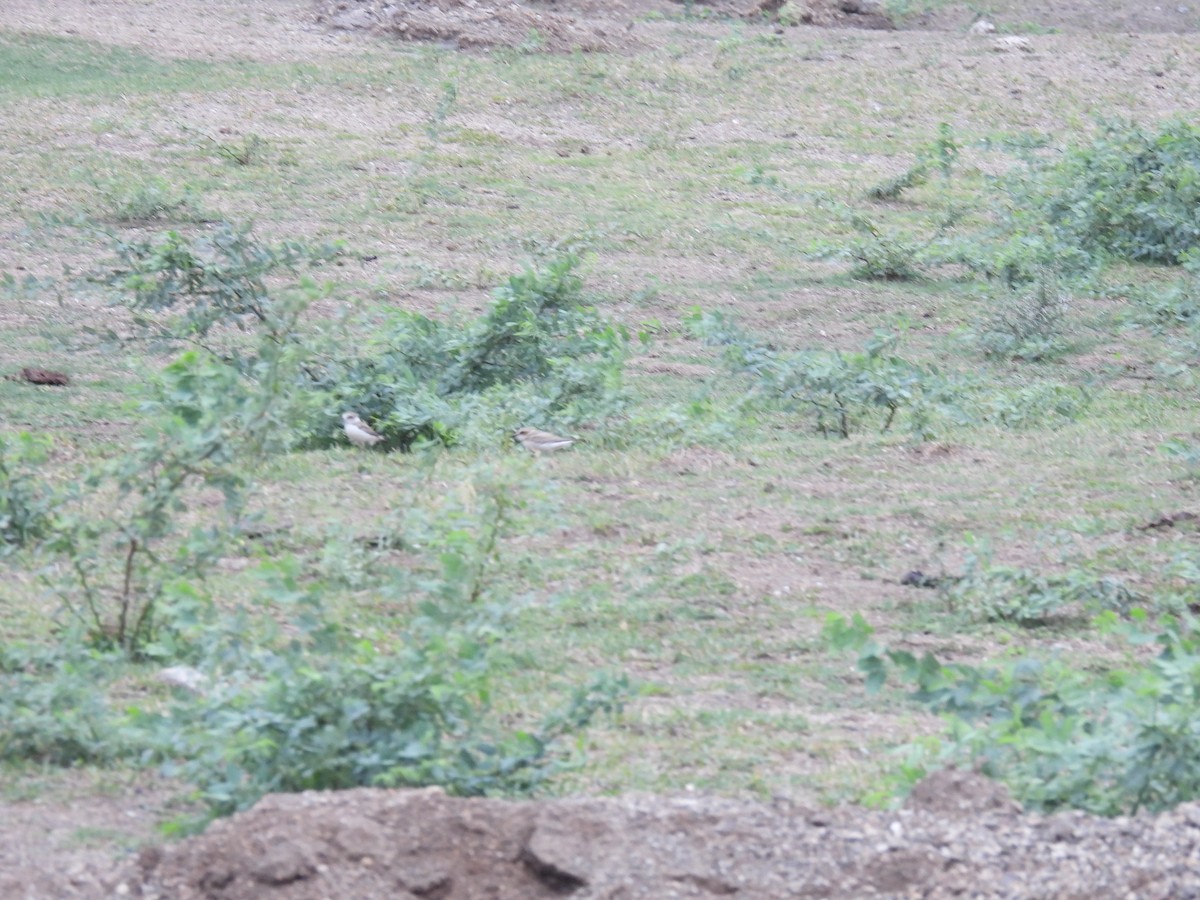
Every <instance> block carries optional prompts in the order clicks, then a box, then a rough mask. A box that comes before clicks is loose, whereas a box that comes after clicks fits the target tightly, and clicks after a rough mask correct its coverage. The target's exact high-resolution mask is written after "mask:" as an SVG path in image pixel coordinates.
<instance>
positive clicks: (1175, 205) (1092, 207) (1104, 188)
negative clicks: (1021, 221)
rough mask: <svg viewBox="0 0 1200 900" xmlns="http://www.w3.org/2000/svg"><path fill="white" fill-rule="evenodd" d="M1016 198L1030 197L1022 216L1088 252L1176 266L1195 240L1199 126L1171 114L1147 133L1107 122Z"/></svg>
mask: <svg viewBox="0 0 1200 900" xmlns="http://www.w3.org/2000/svg"><path fill="white" fill-rule="evenodd" d="M1017 196H1018V198H1022V197H1024V198H1026V199H1028V200H1029V201H1030V203H1029V212H1028V215H1030V216H1033V217H1038V218H1044V220H1045V221H1046V222H1047V223H1048V224H1049V225H1050V227H1051V228H1052V229H1054V231H1055V232H1056V233H1057V234H1058V235H1060V237H1061V239H1062V240H1064V241H1065V242H1066V243H1068V244H1070V245H1073V246H1077V247H1079V248H1082V249H1083V250H1085V251H1086V252H1088V253H1093V254H1101V255H1106V256H1111V257H1117V258H1120V259H1127V260H1137V261H1144V262H1157V263H1178V262H1180V261H1181V259H1182V257H1183V254H1185V253H1186V252H1187V251H1188V250H1190V249H1192V248H1194V247H1196V246H1197V245H1198V244H1200V126H1197V125H1195V124H1193V123H1192V122H1190V121H1186V120H1183V119H1176V120H1173V121H1169V122H1167V123H1165V124H1164V125H1163V126H1162V127H1161V129H1160V130H1159V131H1158V132H1157V133H1149V132H1147V131H1146V130H1144V129H1143V128H1142V127H1141V126H1138V125H1135V124H1132V123H1110V124H1107V125H1106V126H1105V127H1104V128H1103V130H1102V131H1101V133H1100V135H1099V136H1098V137H1097V138H1096V139H1095V140H1093V141H1092V143H1091V144H1089V145H1087V146H1083V147H1076V148H1074V149H1071V150H1070V151H1068V152H1067V154H1066V156H1065V157H1064V158H1063V159H1062V160H1061V161H1060V162H1059V163H1057V164H1056V165H1054V166H1053V167H1051V168H1050V169H1048V170H1046V171H1045V172H1044V173H1043V174H1042V175H1041V177H1038V178H1035V179H1034V181H1033V183H1032V184H1029V185H1027V186H1025V187H1024V188H1019V189H1018V190H1017Z"/></svg>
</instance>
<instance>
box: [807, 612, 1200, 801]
mask: <svg viewBox="0 0 1200 900" xmlns="http://www.w3.org/2000/svg"><path fill="white" fill-rule="evenodd" d="M1135 613H1137V611H1136V610H1135ZM1099 622H1100V624H1101V625H1102V627H1103V628H1104V629H1105V630H1108V631H1111V632H1113V633H1114V634H1117V635H1120V636H1123V637H1124V638H1125V639H1126V640H1127V641H1128V643H1129V644H1130V646H1131V647H1132V648H1137V647H1139V646H1144V645H1147V644H1157V645H1158V647H1159V648H1160V649H1159V653H1158V655H1157V656H1156V657H1155V658H1154V659H1153V660H1151V661H1150V662H1148V663H1146V664H1144V665H1134V666H1130V667H1128V668H1115V667H1114V668H1112V669H1110V670H1109V671H1105V672H1098V673H1097V672H1089V671H1088V670H1086V669H1084V668H1081V667H1079V666H1078V665H1076V664H1072V663H1071V662H1069V661H1060V660H1053V661H1049V662H1046V661H1042V660H1037V659H1032V658H1023V659H1019V660H1016V661H1013V662H1007V663H1004V664H1003V665H997V666H992V667H977V666H971V665H966V664H952V665H947V664H943V663H941V662H939V661H938V660H937V659H936V658H935V657H934V656H933V655H932V654H930V653H926V654H925V655H924V656H923V657H921V658H919V659H918V658H917V657H915V656H914V655H913V654H911V653H908V652H907V651H902V650H892V649H889V648H887V647H885V646H882V645H880V644H879V643H877V642H876V641H875V640H874V639H873V638H872V634H873V629H872V628H871V627H870V626H869V625H868V624H867V623H866V622H865V621H864V620H863V619H862V617H861V616H859V615H855V617H854V618H853V620H851V621H847V620H846V619H845V618H843V617H842V616H840V615H835V614H831V615H830V616H829V618H828V619H827V621H826V625H825V629H824V637H825V639H826V641H827V642H828V644H829V646H830V647H831V648H833V649H837V650H843V651H846V650H849V651H851V652H854V653H856V654H857V655H858V666H859V669H860V670H861V671H862V672H863V673H864V674H865V676H866V683H867V689H868V690H869V691H877V690H879V689H880V688H882V687H883V686H884V684H885V683H887V682H888V680H889V679H890V678H892V677H894V678H895V679H896V680H897V681H900V682H902V683H907V684H909V685H911V687H912V690H911V693H910V697H911V698H912V699H913V700H914V701H916V702H918V703H920V704H922V705H924V706H926V707H927V708H928V709H930V710H931V711H933V712H936V713H940V714H943V715H945V716H947V717H948V718H949V719H950V731H949V733H948V735H947V736H946V737H945V739H944V740H943V744H942V749H941V752H940V754H939V756H938V758H937V762H938V763H940V764H943V765H944V764H949V763H957V764H960V765H964V766H974V767H977V768H979V769H980V770H981V771H982V772H983V773H984V774H986V775H989V776H991V777H994V778H999V779H1001V780H1002V781H1004V782H1005V783H1006V784H1008V786H1009V787H1010V789H1011V790H1012V791H1013V793H1014V795H1015V796H1016V797H1017V798H1018V799H1019V800H1020V801H1021V802H1022V803H1023V804H1025V805H1026V807H1027V808H1029V809H1035V810H1041V811H1053V810H1058V809H1063V808H1073V809H1082V810H1085V811H1087V812H1091V813H1095V814H1098V815H1106V816H1115V815H1135V814H1137V813H1138V812H1140V811H1142V810H1145V811H1147V812H1151V813H1153V812H1160V811H1163V810H1167V809H1171V808H1173V807H1174V806H1177V805H1178V804H1180V803H1184V802H1189V801H1193V800H1195V799H1196V798H1197V797H1198V796H1200V766H1198V765H1197V763H1196V760H1197V759H1198V758H1200V756H1198V754H1200V728H1198V727H1197V725H1196V722H1197V721H1200V709H1198V708H1197V702H1198V701H1197V697H1200V690H1197V686H1198V685H1197V680H1198V678H1200V634H1198V633H1197V631H1196V628H1195V625H1194V623H1193V622H1191V621H1190V619H1189V620H1184V621H1180V622H1170V621H1169V622H1167V623H1165V624H1164V626H1163V627H1162V630H1160V631H1157V632H1154V631H1151V630H1149V629H1148V628H1147V627H1146V621H1145V618H1144V616H1142V615H1136V614H1135V616H1134V621H1133V622H1132V623H1122V622H1121V621H1120V620H1119V619H1118V617H1117V615H1116V614H1115V613H1106V614H1103V615H1102V616H1101V617H1100V619H1099ZM913 768H914V770H916V769H917V768H918V767H913Z"/></svg>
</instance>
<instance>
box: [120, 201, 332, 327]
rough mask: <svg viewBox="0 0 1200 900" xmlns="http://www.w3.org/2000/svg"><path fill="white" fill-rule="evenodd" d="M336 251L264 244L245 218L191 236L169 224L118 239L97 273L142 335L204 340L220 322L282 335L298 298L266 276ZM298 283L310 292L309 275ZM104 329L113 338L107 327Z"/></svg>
mask: <svg viewBox="0 0 1200 900" xmlns="http://www.w3.org/2000/svg"><path fill="white" fill-rule="evenodd" d="M341 252H342V251H341V248H340V247H338V246H336V245H326V246H322V247H315V248H314V247H309V246H308V245H306V244H302V243H299V242H297V241H287V242H284V243H281V244H279V245H277V246H270V245H267V244H263V243H260V242H258V241H257V240H255V239H254V238H253V237H251V235H250V226H249V225H240V226H237V225H232V224H230V223H228V222H222V223H220V224H219V225H218V226H216V227H215V228H214V229H212V231H211V232H209V233H208V234H205V235H201V236H200V237H197V238H194V239H193V238H188V237H186V236H184V235H182V234H180V233H179V232H175V231H169V232H167V233H165V234H163V235H159V236H156V237H154V238H150V239H145V240H134V241H118V242H117V243H116V246H115V253H116V261H115V265H114V267H113V268H111V269H110V270H109V271H107V272H105V273H103V274H101V275H99V276H97V277H98V279H99V280H100V281H102V282H103V283H105V284H107V285H108V286H109V287H111V288H113V289H115V290H116V291H118V293H119V302H121V303H122V304H123V305H124V306H126V307H127V308H128V309H129V310H130V311H131V312H132V313H133V324H134V326H135V328H136V329H137V331H138V335H139V336H141V337H144V336H150V337H153V338H155V339H157V340H159V341H161V342H165V343H168V344H173V343H174V342H176V341H179V340H190V341H202V340H204V339H205V338H207V336H208V335H209V333H210V332H211V331H212V330H213V329H214V328H217V327H218V326H237V327H238V328H239V329H242V330H246V329H255V330H257V331H258V332H260V333H261V334H263V335H264V337H265V338H269V339H271V340H275V341H281V340H285V339H286V338H287V337H288V336H290V335H292V334H293V332H294V330H295V325H296V319H297V316H298V306H299V305H298V304H297V303H296V302H295V301H294V300H293V299H292V298H291V293H292V292H293V291H294V288H293V289H283V288H270V287H268V280H269V279H271V278H278V277H280V276H283V275H288V276H292V277H293V278H299V277H300V273H301V272H302V271H303V270H305V269H310V268H314V267H317V266H320V265H323V264H324V263H326V262H328V261H330V260H331V259H334V258H336V257H337V256H338V255H339V254H340V253H341ZM301 286H302V287H304V288H305V289H306V290H307V291H308V292H309V293H310V294H313V293H316V289H315V287H314V286H313V285H312V284H311V283H310V282H303V281H301ZM179 309H181V310H182V311H181V312H178V313H176V311H177V310H179ZM172 314H174V315H172ZM104 337H105V338H106V339H108V340H111V341H117V340H119V338H118V337H117V335H116V333H115V332H114V331H112V330H109V331H106V332H105V333H104Z"/></svg>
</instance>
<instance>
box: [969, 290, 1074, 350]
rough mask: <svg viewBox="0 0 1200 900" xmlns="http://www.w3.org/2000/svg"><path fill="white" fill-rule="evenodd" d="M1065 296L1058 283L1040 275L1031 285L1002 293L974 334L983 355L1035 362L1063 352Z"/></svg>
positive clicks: (994, 299) (994, 297)
mask: <svg viewBox="0 0 1200 900" xmlns="http://www.w3.org/2000/svg"><path fill="white" fill-rule="evenodd" d="M1067 300H1068V298H1067V295H1066V294H1065V293H1064V292H1063V291H1062V290H1060V288H1059V280H1058V278H1056V277H1055V276H1054V275H1053V274H1052V273H1049V272H1043V273H1042V276H1041V277H1040V278H1038V279H1037V280H1035V281H1034V282H1033V283H1032V284H1030V285H1026V286H1021V287H1018V288H1015V289H1014V288H1009V289H1005V290H1002V293H1000V294H999V295H998V296H997V295H993V297H992V298H991V301H990V303H989V306H990V314H989V316H988V319H987V321H986V322H984V324H983V325H982V326H981V327H980V329H979V331H978V333H977V334H976V335H975V341H976V343H977V344H978V346H979V348H980V349H981V350H982V351H983V353H984V354H985V355H986V356H995V357H1001V358H1004V359H1022V360H1029V361H1032V362H1039V361H1044V360H1049V359H1055V358H1057V357H1060V356H1062V355H1063V354H1064V353H1066V351H1067V349H1068V343H1067V340H1066V337H1065V334H1064V332H1065V329H1066V319H1067Z"/></svg>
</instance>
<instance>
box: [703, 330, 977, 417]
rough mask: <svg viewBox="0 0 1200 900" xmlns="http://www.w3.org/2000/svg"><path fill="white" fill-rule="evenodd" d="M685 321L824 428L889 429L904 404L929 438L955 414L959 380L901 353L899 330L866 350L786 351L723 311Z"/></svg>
mask: <svg viewBox="0 0 1200 900" xmlns="http://www.w3.org/2000/svg"><path fill="white" fill-rule="evenodd" d="M686 324H687V326H688V328H689V329H690V330H691V332H692V333H693V334H694V335H695V336H697V337H699V338H701V339H703V340H705V341H706V342H707V343H709V344H715V345H719V346H723V347H724V357H725V361H726V363H727V364H728V365H729V366H730V367H731V368H732V369H733V370H734V371H737V372H743V373H746V374H749V375H750V376H752V378H753V382H752V383H753V387H752V389H751V390H752V391H753V392H755V393H756V394H757V395H759V396H760V397H765V398H767V399H768V401H769V402H771V403H772V404H774V405H775V406H777V407H782V408H785V409H794V408H799V409H804V410H807V411H808V412H809V413H810V414H811V415H812V416H813V419H814V424H815V426H816V429H817V431H819V432H820V433H821V434H823V435H833V436H836V437H843V438H844V437H849V436H850V434H851V432H853V431H854V430H856V429H857V428H859V427H860V426H861V425H862V424H863V423H864V422H867V421H871V420H874V421H875V422H877V423H878V425H879V428H880V430H881V431H887V430H889V429H890V428H891V427H892V425H893V423H894V422H895V420H896V417H897V415H898V414H899V413H901V412H902V411H903V412H905V413H907V416H908V425H909V428H910V430H911V431H912V432H913V434H914V435H916V436H918V437H921V438H924V437H927V436H929V435H930V434H931V433H932V430H933V427H934V423H935V420H936V419H938V418H940V417H941V416H943V415H954V413H953V408H954V407H955V405H956V402H957V397H958V393H959V386H958V385H957V384H955V383H954V382H952V381H951V380H949V379H947V378H945V377H944V376H942V374H941V373H940V372H938V371H937V370H936V369H934V368H932V367H923V366H918V365H916V364H914V363H911V362H909V361H907V360H905V359H903V358H902V357H900V356H897V355H895V354H894V353H893V352H892V351H893V350H894V349H895V346H896V343H897V338H896V337H895V335H889V334H884V333H878V334H876V335H875V337H874V338H873V339H872V340H871V341H869V342H868V343H867V345H866V347H865V348H864V350H863V351H861V352H852V353H843V352H841V351H838V350H800V351H795V352H792V353H782V352H779V351H778V350H776V349H775V348H774V347H773V346H771V345H769V344H764V343H762V342H760V341H759V340H758V339H756V338H755V337H754V336H752V335H750V334H748V333H746V332H744V331H742V330H741V329H740V328H739V327H738V326H737V325H736V324H735V323H734V322H733V321H731V320H730V319H727V318H726V317H725V316H723V315H721V314H720V313H705V312H702V311H700V310H698V309H697V310H693V311H692V312H691V313H690V314H689V315H688V317H687V318H686Z"/></svg>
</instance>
